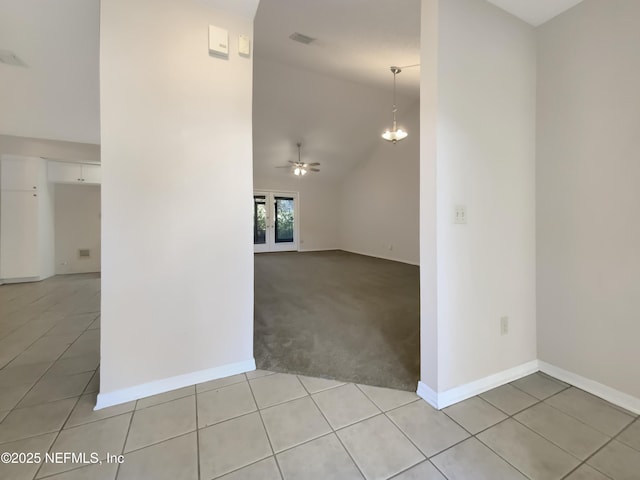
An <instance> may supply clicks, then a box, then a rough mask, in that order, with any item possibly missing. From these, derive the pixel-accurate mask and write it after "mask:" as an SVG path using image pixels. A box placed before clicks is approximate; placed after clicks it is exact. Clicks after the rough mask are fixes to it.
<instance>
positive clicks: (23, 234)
mask: <svg viewBox="0 0 640 480" xmlns="http://www.w3.org/2000/svg"><path fill="white" fill-rule="evenodd" d="M39 201H40V198H39V197H38V193H37V192H32V191H17V190H3V191H2V194H1V197H0V202H2V203H1V204H0V205H1V209H2V211H1V212H0V277H2V278H5V279H9V278H24V277H37V276H38V275H39V274H40V265H39V252H38V245H39V239H38V205H39Z"/></svg>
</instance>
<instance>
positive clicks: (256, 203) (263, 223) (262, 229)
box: [253, 195, 267, 245]
mask: <svg viewBox="0 0 640 480" xmlns="http://www.w3.org/2000/svg"><path fill="white" fill-rule="evenodd" d="M266 243H267V197H266V196H265V195H254V196H253V244H254V245H264V244H266Z"/></svg>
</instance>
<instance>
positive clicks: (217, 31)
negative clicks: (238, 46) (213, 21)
mask: <svg viewBox="0 0 640 480" xmlns="http://www.w3.org/2000/svg"><path fill="white" fill-rule="evenodd" d="M209 53H210V54H211V55H215V56H216V57H223V58H228V57H229V32H228V31H227V30H225V29H224V28H220V27H214V26H213V25H209Z"/></svg>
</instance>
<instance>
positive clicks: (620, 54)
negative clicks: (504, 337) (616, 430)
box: [537, 0, 640, 398]
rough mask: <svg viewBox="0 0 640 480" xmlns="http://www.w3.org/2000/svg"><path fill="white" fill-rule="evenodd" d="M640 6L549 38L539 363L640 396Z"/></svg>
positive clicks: (541, 103)
mask: <svg viewBox="0 0 640 480" xmlns="http://www.w3.org/2000/svg"><path fill="white" fill-rule="evenodd" d="M638 18H640V2H638V1H636V0H616V2H603V1H597V0H586V1H585V2H583V3H582V4H580V5H579V6H577V7H575V8H573V9H571V10H569V11H568V12H566V13H564V14H563V15H561V16H559V17H557V18H556V19H554V20H552V21H551V22H549V23H547V24H546V25H544V26H542V27H540V28H539V30H538V49H539V52H538V143H537V146H538V163H537V193H538V195H537V212H538V213H537V222H538V224H537V244H538V250H537V271H538V278H537V288H538V349H539V356H540V359H541V360H543V361H546V362H548V363H551V364H553V365H555V366H558V367H560V368H562V369H565V370H567V371H569V372H573V373H575V374H578V375H581V376H583V377H586V378H588V379H591V380H595V381H597V382H600V383H602V384H605V385H607V386H609V387H612V388H615V389H617V390H619V391H622V392H624V393H627V394H629V395H632V396H635V397H636V398H640V381H639V377H638V365H639V364H640V350H639V349H638V338H640V322H638V318H639V317H640V280H639V272H640V250H639V247H638V246H639V245H640V224H639V223H638V221H637V209H638V206H639V205H640V188H639V186H638V184H639V180H640V162H638V151H639V150H640V135H639V132H638V128H639V125H640V93H639V92H640V90H639V89H638V85H640V57H639V56H638V52H637V47H638V45H640V29H638V25H637V22H638Z"/></svg>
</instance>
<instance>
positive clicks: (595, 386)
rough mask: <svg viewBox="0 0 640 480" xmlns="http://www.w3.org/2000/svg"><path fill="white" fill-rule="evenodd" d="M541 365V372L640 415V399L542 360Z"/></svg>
mask: <svg viewBox="0 0 640 480" xmlns="http://www.w3.org/2000/svg"><path fill="white" fill-rule="evenodd" d="M539 363H540V371H542V372H544V373H546V374H548V375H550V376H552V377H554V378H557V379H558V380H562V381H563V382H567V383H569V384H571V385H573V386H574V387H578V388H580V389H582V390H584V391H585V392H589V393H591V394H593V395H595V396H596V397H600V398H602V399H603V400H606V401H607V402H610V403H613V404H614V405H617V406H619V407H622V408H624V409H625V410H629V411H630V412H633V413H634V414H636V415H640V398H636V397H632V396H631V395H628V394H626V393H624V392H621V391H619V390H616V389H615V388H611V387H608V386H606V385H603V384H602V383H599V382H596V381H595V380H590V379H588V378H585V377H582V376H580V375H578V374H575V373H572V372H568V371H567V370H563V369H562V368H560V367H556V366H555V365H551V364H549V363H547V362H543V361H542V360H540V362H539Z"/></svg>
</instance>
